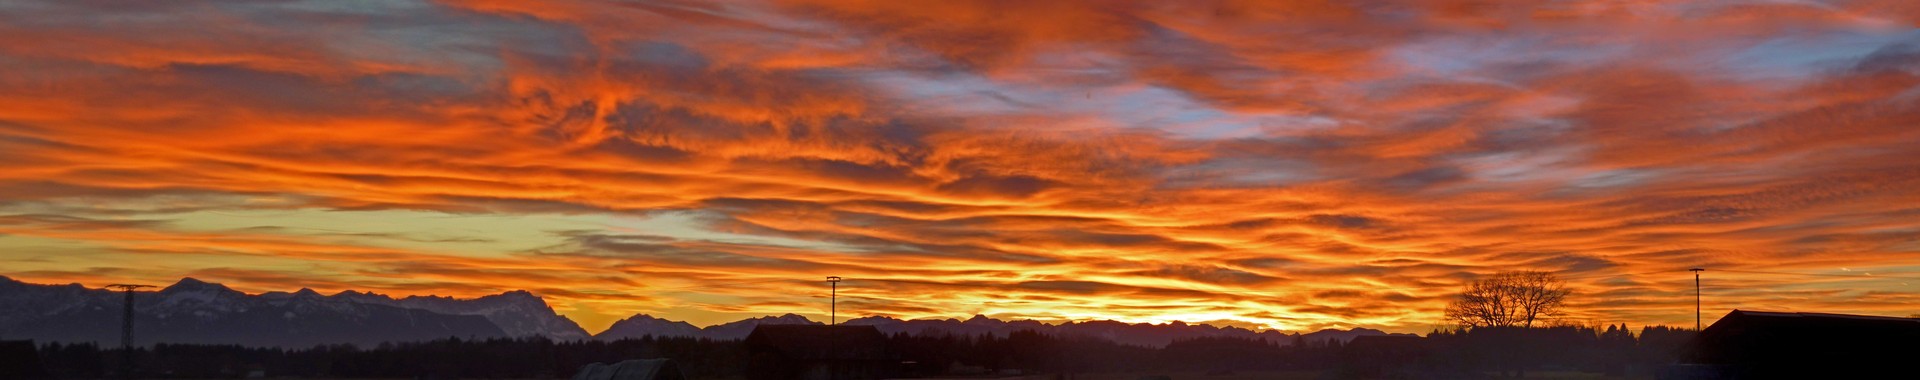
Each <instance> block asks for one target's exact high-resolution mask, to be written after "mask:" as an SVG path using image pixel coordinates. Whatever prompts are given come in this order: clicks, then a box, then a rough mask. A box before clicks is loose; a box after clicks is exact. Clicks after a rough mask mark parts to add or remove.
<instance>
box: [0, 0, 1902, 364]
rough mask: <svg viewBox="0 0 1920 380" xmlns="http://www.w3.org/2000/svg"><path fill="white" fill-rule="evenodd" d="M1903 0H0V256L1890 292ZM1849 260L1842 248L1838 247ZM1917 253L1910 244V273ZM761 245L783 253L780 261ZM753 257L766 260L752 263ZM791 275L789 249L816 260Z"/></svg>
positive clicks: (1268, 301)
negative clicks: (1516, 275) (1697, 276)
mask: <svg viewBox="0 0 1920 380" xmlns="http://www.w3.org/2000/svg"><path fill="white" fill-rule="evenodd" d="M1917 22H1920V7H1916V6H1913V5H1908V4H1907V3H1906V2H1900V1H1816V2H1799V3H1776V2H1724V3H1712V4H1702V3H1698V2H1663V1H1645V2H1586V3H1572V2H1565V3H1553V4H1548V5H1539V4H1532V3H1531V2H1515V3H1513V4H1507V3H1501V2H1484V3H1483V2H1459V3H1455V2H1444V1H1439V2H1407V3H1405V4H1391V3H1387V4H1377V5H1370V6H1355V5H1352V4H1350V3H1348V2H1337V1H1329V2H1285V3H1282V4H1273V3H1267V2H1236V1H1222V2H1200V3H1141V4H1121V3H1113V2H1073V1H1063V2H1007V3H999V2H938V3H914V2H892V1H812V0H792V1H787V0H770V1H738V2H722V3H707V2H678V1H657V2H632V3H629V2H599V1H547V2H522V1H484V0H471V1H468V0H446V1H391V2H367V3H343V2H334V1H291V2H273V3H266V2H249V1H232V2H229V1H170V2H162V3H152V4H141V5H138V6H126V5H112V4H96V3H92V2H71V1H24V2H9V3H5V4H0V69H4V72H6V73H8V74H7V75H0V169H4V170H0V275H5V276H8V277H12V278H14V279H17V280H20V281H25V282H34V283H68V282H78V283H83V284H86V285H88V286H95V287H97V286H100V285H105V284H109V283H119V282H143V283H154V284H165V283H172V282H173V281H174V280H177V279H178V278H180V277H195V278H199V279H202V280H206V281H209V282H218V283H224V284H227V285H228V286H231V287H234V288H235V289H239V290H242V291H245V292H249V293H259V292H264V291H290V290H292V289H298V288H301V287H310V288H314V289H316V290H320V291H323V292H327V293H332V292H336V291H340V290H347V289H353V290H361V291H373V292H379V293H384V294H390V295H397V296H404V295H426V294H435V295H444V296H457V297H473V296H480V295H486V294H493V293H499V292H501V291H507V290H516V289H524V290H528V291H531V292H534V293H536V294H539V295H541V296H543V297H544V298H546V299H547V300H548V301H549V303H550V304H552V305H553V306H554V307H555V308H556V310H558V311H560V312H561V313H562V314H565V315H567V316H569V317H570V318H572V319H574V320H575V321H577V322H579V323H580V324H581V325H582V326H583V327H586V328H587V329H588V330H589V331H595V332H597V331H599V330H601V329H604V328H606V326H607V325H608V324H610V323H612V322H613V321H614V320H617V319H621V318H625V317H628V316H631V315H634V314H650V315H654V316H658V317H665V318H669V319H676V320H686V321H691V322H694V323H695V324H702V325H705V324H712V323H715V322H723V321H731V320H735V319H739V318H741V317H748V316H760V315H769V314H772V315H778V314H785V313H795V314H801V315H805V316H808V317H809V318H814V319H824V318H820V317H824V316H825V314H826V310H825V309H824V299H822V298H821V297H824V294H818V293H819V292H817V291H816V290H824V288H823V287H822V288H821V289H815V288H813V287H811V286H808V287H800V286H797V285H798V284H800V281H810V280H811V279H818V278H823V277H825V276H828V275H837V276H844V277H846V278H848V282H847V283H844V284H843V285H845V286H843V287H842V288H841V293H840V295H841V301H842V302H841V306H840V314H841V315H842V316H849V315H851V316H856V317H857V316H866V315H887V316H894V317H899V318H903V319H915V318H926V317H937V318H948V317H953V316H967V315H974V314H981V315H987V316H990V317H996V318H1000V319H1022V318H1027V319H1036V320H1084V319H1112V320H1118V321H1125V322H1152V321H1172V320H1176V319H1179V320H1185V319H1187V318H1210V319H1213V320H1212V321H1195V320H1185V321H1186V322H1188V323H1216V324H1218V323H1222V322H1223V321H1230V322H1232V323H1239V324H1240V326H1243V327H1245V326H1264V327H1268V328H1277V329H1285V330H1296V331H1298V330H1317V329H1320V328H1335V327H1337V328H1350V327H1369V328H1378V329H1383V330H1387V331H1394V332H1416V331H1418V332H1424V331H1426V330H1427V329H1429V328H1430V327H1431V326H1433V325H1434V324H1436V323H1437V322H1439V320H1440V318H1441V313H1440V311H1441V307H1442V306H1443V305H1444V302H1445V301H1446V299H1447V297H1449V296H1451V295H1452V294H1453V293H1454V292H1455V291H1457V290H1458V287H1459V286H1460V284H1462V283H1463V282H1465V281H1468V280H1471V279H1472V278H1474V277H1475V276H1477V275H1484V274H1488V273H1493V272H1496V271H1501V270H1510V269H1531V270H1546V271H1553V272H1556V273H1559V274H1560V275H1561V276H1562V277H1563V278H1565V279H1566V280H1567V281H1568V282H1569V284H1570V285H1571V286H1572V287H1573V288H1574V289H1575V293H1574V295H1573V296H1572V297H1571V298H1570V301H1571V305H1570V307H1569V308H1568V310H1567V311H1568V313H1567V314H1565V315H1561V316H1558V317H1560V318H1565V319H1568V320H1575V321H1589V322H1590V323H1596V324H1601V323H1629V324H1632V325H1636V326H1638V325H1648V324H1668V325H1675V326H1682V325H1686V326H1690V325H1691V324H1692V322H1693V312H1694V311H1693V306H1694V305H1693V302H1694V300H1693V291H1694V289H1693V281H1692V275H1691V274H1690V273H1688V272H1686V269H1687V268H1690V267H1705V268H1708V269H1709V271H1708V272H1707V274H1706V275H1707V278H1708V281H1707V282H1706V283H1705V285H1706V288H1705V289H1706V291H1705V292H1706V294H1707V297H1706V302H1705V305H1704V309H1705V315H1707V316H1708V317H1710V318H1711V317H1717V316H1719V315H1722V314H1725V312H1726V311H1727V310H1730V309H1733V308H1736V307H1737V308H1745V309H1768V310H1786V311H1815V312H1835V313H1860V314H1879V315H1908V314H1914V313H1920V306H1914V305H1916V304H1920V303H1917V302H1916V301H1920V297H1916V296H1915V291H1916V290H1917V289H1920V288H1916V287H1915V286H1914V285H1916V284H1920V218H1916V216H1920V191H1915V190H1914V189H1916V188H1920V128H1916V127H1915V125H1920V104H1916V103H1920V64H1916V63H1915V62H1920V30H1917V29H1916V23H1917ZM1869 273H1871V274H1870V275H1869ZM1909 280H1912V281H1909ZM786 281H792V282H793V283H791V284H789V283H787V282H786ZM770 284H771V285H770ZM822 285H823V284H822Z"/></svg>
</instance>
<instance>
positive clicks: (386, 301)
mask: <svg viewBox="0 0 1920 380" xmlns="http://www.w3.org/2000/svg"><path fill="white" fill-rule="evenodd" d="M135 295H136V296H135V300H134V310H135V311H136V315H135V318H134V324H135V326H136V328H135V334H136V336H135V340H136V341H138V342H167V343H207V344H239V345H248V346H278V347H305V346H312V345H317V344H342V343H344V344H356V345H362V346H371V345H377V344H379V343H383V342H397V341H422V340H432V339H440V338H447V337H458V338H467V339H483V338H500V337H545V338H549V339H554V340H584V339H598V340H618V339H629V338H639V337H645V336H656V337H669V336H671V337H696V338H708V339H716V340H735V339H742V338H745V337H746V336H747V334H748V333H750V332H752V331H753V328H754V326H759V325H780V324H788V325H790V324H808V325H819V324H821V323H820V322H816V321H812V320H809V319H807V318H806V317H803V316H800V315H796V314H786V315H781V316H766V317H758V318H748V319H743V320H739V321H734V322H728V323H722V324H717V325H712V326H707V327H697V326H694V325H693V324H690V323H687V322H683V321H672V320H667V319H662V318H657V317H653V316H649V315H645V314H641V315H635V316H633V317H630V318H627V319H623V320H620V321H618V322H615V323H614V324H613V325H612V326H611V327H609V328H608V329H607V330H606V331H602V332H600V333H599V334H597V335H590V334H588V333H587V331H586V330H585V329H582V328H580V326H579V325H578V324H575V323H574V322H573V321H572V320H570V319H568V318H567V317H565V316H562V315H560V314H558V313H555V312H554V311H553V308H552V307H550V306H548V305H547V303H546V301H545V300H543V299H541V298H540V297H539V296H536V295H534V294H532V293H529V292H526V291H519V290H516V291H511V292H506V293H501V294H496V295H490V296H484V297H479V298H472V299H459V298H451V297H439V296H409V297H405V298H393V297H389V296H386V295H381V294H375V293H367V292H358V291H352V290H348V291H343V292H339V293H336V294H333V295H322V294H320V293H319V292H315V291H313V290H311V289H300V290H299V291H295V292H291V293H289V292H267V293H262V294H258V295H249V294H246V293H242V292H240V291H236V290H233V289H230V288H227V287H226V286H224V285H220V284H215V283H208V282H204V281H200V280H197V279H193V278H183V279H181V280H180V281H179V282H177V283H174V284H173V285H170V286H167V287H165V288H162V289H160V290H159V291H139V292H135ZM123 297H124V294H122V293H120V292H116V291H112V290H106V289H91V288H86V287H84V286H81V285H80V284H69V285H39V284H28V283H23V282H19V281H15V280H13V279H10V278H7V277H4V276H0V339H34V340H40V341H59V342H99V343H103V344H115V343H118V342H119V338H120V329H119V327H120V323H121V314H122V312H123V310H122V305H123V303H124V302H125V299H124V298H123ZM843 324H846V325H870V326H874V327H875V328H877V329H879V330H880V331H881V332H883V333H886V334H900V333H905V334H914V335H924V334H954V335H980V334H994V335H999V336H1005V335H1006V334H1009V333H1012V332H1014V331H1020V330H1034V331H1038V332H1041V333H1047V334H1055V335H1062V336H1084V337H1092V338H1099V339H1108V340H1112V341H1115V342H1119V343H1124V344H1133V345H1142V346H1164V345H1166V344H1167V343H1169V342H1172V341H1175V340H1182V339H1192V338H1201V337H1240V338H1252V339H1262V340H1268V341H1274V342H1279V343H1280V344H1288V343H1291V342H1294V341H1296V340H1299V339H1305V340H1309V341H1322V340H1328V339H1336V340H1341V341H1347V340H1351V339H1353V338H1354V337H1358V336H1363V335H1387V334H1386V333H1385V332H1382V331H1379V330H1373V329H1365V328H1356V329H1351V330H1331V329H1329V330H1321V331H1317V332H1312V333H1307V334H1298V333H1294V334H1287V333H1282V332H1279V331H1274V330H1267V331H1254V330H1248V329H1244V328H1239V327H1232V326H1228V327H1215V326H1211V325H1206V324H1192V325H1190V324H1186V323H1182V322H1174V323H1169V324H1159V325H1154V324H1144V323H1134V324H1130V323H1124V322H1115V321H1089V322H1066V323H1060V324H1046V323H1041V322H1037V321H1031V320H1021V321H1002V320H997V319H993V318H988V317H985V316H979V315H976V316H974V317H973V318H971V319H967V320H964V321H963V320H958V319H917V320H901V319H896V318H891V317H883V316H873V317H864V318H855V319H852V320H848V321H846V322H844V323H843Z"/></svg>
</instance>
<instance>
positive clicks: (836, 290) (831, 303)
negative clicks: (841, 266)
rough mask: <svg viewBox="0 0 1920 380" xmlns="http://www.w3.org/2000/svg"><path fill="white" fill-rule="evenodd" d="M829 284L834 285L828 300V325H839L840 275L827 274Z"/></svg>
mask: <svg viewBox="0 0 1920 380" xmlns="http://www.w3.org/2000/svg"><path fill="white" fill-rule="evenodd" d="M827 286H831V287H833V291H832V293H831V294H832V296H831V298H828V301H827V325H829V326H831V325H837V324H840V276H827Z"/></svg>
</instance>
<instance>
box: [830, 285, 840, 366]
mask: <svg viewBox="0 0 1920 380" xmlns="http://www.w3.org/2000/svg"><path fill="white" fill-rule="evenodd" d="M827 286H828V287H829V288H830V289H831V290H829V293H827V294H828V298H827V379H830V380H837V379H839V378H840V350H839V347H836V346H838V345H839V344H837V343H839V342H836V341H837V340H840V339H839V338H840V336H839V334H838V333H837V332H836V331H834V327H833V326H835V325H839V324H840V276H827Z"/></svg>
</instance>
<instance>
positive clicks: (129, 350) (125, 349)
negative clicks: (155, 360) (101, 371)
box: [107, 284, 153, 379]
mask: <svg viewBox="0 0 1920 380" xmlns="http://www.w3.org/2000/svg"><path fill="white" fill-rule="evenodd" d="M151 287H153V285H132V284H113V285H107V289H117V290H120V291H121V292H124V293H126V294H127V303H126V306H124V307H122V308H121V311H123V312H124V313H123V314H122V315H121V316H120V377H121V378H126V379H132V378H133V290H134V289H139V288H151Z"/></svg>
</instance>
